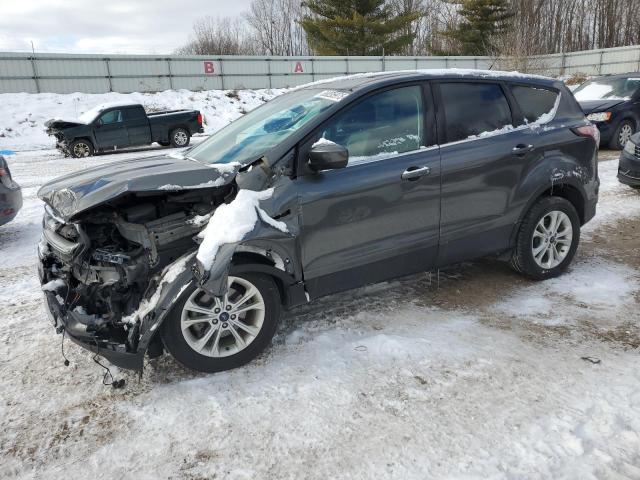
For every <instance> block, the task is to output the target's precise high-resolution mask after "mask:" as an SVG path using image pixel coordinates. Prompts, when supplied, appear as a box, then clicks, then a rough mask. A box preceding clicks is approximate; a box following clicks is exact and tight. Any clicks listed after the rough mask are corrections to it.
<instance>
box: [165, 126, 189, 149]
mask: <svg viewBox="0 0 640 480" xmlns="http://www.w3.org/2000/svg"><path fill="white" fill-rule="evenodd" d="M190 141H191V134H190V133H189V131H188V130H185V129H184V128H176V129H175V130H172V131H171V133H170V134H169V142H170V143H171V146H172V147H175V148H181V147H186V146H187V145H189V142H190Z"/></svg>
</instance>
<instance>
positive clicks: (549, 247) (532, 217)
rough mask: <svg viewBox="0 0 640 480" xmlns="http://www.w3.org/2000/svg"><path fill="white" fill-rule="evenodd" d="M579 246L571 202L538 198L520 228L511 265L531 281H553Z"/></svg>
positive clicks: (577, 221) (578, 227)
mask: <svg viewBox="0 0 640 480" xmlns="http://www.w3.org/2000/svg"><path fill="white" fill-rule="evenodd" d="M579 242H580V218H579V217H578V213H577V212H576V209H575V208H574V206H573V205H572V204H571V202H569V201H568V200H566V199H564V198H560V197H545V198H542V199H540V200H538V202H536V203H535V204H534V205H533V207H531V209H530V210H529V212H528V213H527V215H526V216H525V217H524V220H523V221H522V223H521V225H520V230H519V231H518V237H517V245H516V249H515V251H514V253H513V256H512V258H511V265H512V267H513V268H514V269H515V270H516V271H518V272H520V273H522V274H523V275H525V276H527V277H529V278H532V279H534V280H543V279H545V278H553V277H557V276H558V275H560V274H562V273H563V272H564V271H565V270H566V269H567V267H568V266H569V265H570V264H571V261H572V260H573V257H574V256H575V254H576V250H577V249H578V244H579Z"/></svg>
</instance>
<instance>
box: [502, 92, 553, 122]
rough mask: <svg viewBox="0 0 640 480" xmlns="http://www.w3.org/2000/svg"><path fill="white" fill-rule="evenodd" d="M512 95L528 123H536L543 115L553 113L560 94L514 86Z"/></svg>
mask: <svg viewBox="0 0 640 480" xmlns="http://www.w3.org/2000/svg"><path fill="white" fill-rule="evenodd" d="M511 93H513V96H514V97H515V99H516V102H518V105H519V106H520V110H521V111H522V115H523V116H524V118H525V120H526V121H527V123H533V122H536V121H538V120H539V119H540V118H541V117H542V116H543V115H546V114H548V113H551V112H552V111H553V108H554V107H555V105H556V99H557V98H558V94H557V93H556V92H552V91H551V90H547V89H544V88H535V87H525V86H522V85H512V86H511Z"/></svg>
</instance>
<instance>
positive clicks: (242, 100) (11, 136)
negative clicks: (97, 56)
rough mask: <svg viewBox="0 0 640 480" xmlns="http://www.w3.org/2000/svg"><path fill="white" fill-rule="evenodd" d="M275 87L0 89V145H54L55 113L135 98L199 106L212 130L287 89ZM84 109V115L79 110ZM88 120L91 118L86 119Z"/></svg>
mask: <svg viewBox="0 0 640 480" xmlns="http://www.w3.org/2000/svg"><path fill="white" fill-rule="evenodd" d="M285 91H286V90H285V89H274V90H238V91H230V90H210V91H203V92H191V91H189V90H166V91H164V92H158V93H115V92H112V93H102V94H90V93H70V94H58V93H39V94H31V93H3V94H0V150H3V149H9V150H17V151H20V150H34V149H42V148H53V147H54V144H55V141H54V139H53V138H51V137H49V136H48V135H47V134H46V133H45V126H44V123H45V122H46V121H47V120H51V119H54V118H65V119H69V120H71V119H74V121H78V118H79V117H82V118H83V120H87V119H86V118H85V117H89V116H91V115H94V114H93V113H90V112H95V109H96V108H99V106H101V105H105V104H107V105H112V104H117V105H122V104H132V103H139V104H142V106H143V107H144V108H145V109H146V110H147V112H154V111H159V110H180V109H187V110H199V111H200V112H201V113H202V115H203V117H204V129H205V133H206V134H212V133H214V132H216V131H218V130H220V129H221V128H222V127H224V126H225V125H227V124H228V123H229V122H231V121H233V120H235V119H236V118H238V117H240V116H241V115H242V114H244V113H246V112H248V111H250V110H253V109H254V108H256V107H259V106H260V105H262V104H263V103H264V102H266V101H268V100H271V99H272V98H274V97H276V96H277V95H280V94H281V93H283V92H285ZM83 114H84V115H83ZM89 121H90V120H89Z"/></svg>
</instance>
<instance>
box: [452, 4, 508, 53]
mask: <svg viewBox="0 0 640 480" xmlns="http://www.w3.org/2000/svg"><path fill="white" fill-rule="evenodd" d="M450 1H451V3H455V4H458V5H460V6H461V8H460V10H459V11H458V13H459V14H460V16H461V17H462V18H463V20H462V21H461V22H460V24H459V25H458V26H457V27H455V28H452V29H449V30H446V31H444V32H443V34H444V35H445V36H447V37H449V38H450V39H452V40H453V41H454V43H456V44H458V45H459V48H458V50H457V51H456V52H450V53H455V54H458V55H489V54H491V53H494V45H493V41H494V40H495V38H496V36H499V35H501V34H504V33H506V32H507V31H508V30H509V28H510V22H509V20H510V19H511V17H513V13H512V11H511V8H510V6H509V0H450Z"/></svg>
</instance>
